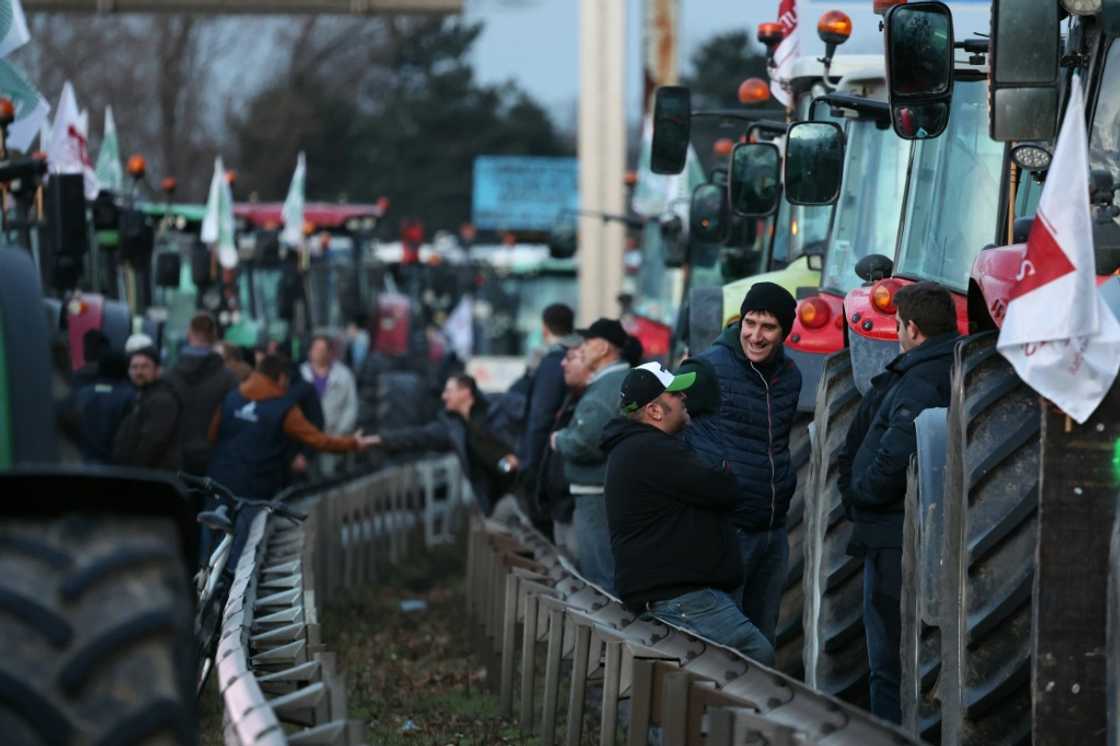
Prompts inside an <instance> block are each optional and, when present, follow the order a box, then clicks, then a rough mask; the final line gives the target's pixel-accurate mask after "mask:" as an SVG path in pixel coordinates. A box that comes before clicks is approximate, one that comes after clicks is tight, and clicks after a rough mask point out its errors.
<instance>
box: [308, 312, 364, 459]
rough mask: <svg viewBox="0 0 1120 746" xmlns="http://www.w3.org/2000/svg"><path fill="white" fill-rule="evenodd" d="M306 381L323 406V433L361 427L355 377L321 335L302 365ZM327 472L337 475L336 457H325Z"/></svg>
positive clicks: (330, 344) (312, 344)
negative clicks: (338, 359)
mask: <svg viewBox="0 0 1120 746" xmlns="http://www.w3.org/2000/svg"><path fill="white" fill-rule="evenodd" d="M300 374H301V375H302V376H303V380H305V381H307V382H308V383H310V384H311V385H313V386H314V387H315V391H316V393H318V394H319V402H320V404H322V407H323V432H325V433H326V434H327V435H336V436H337V435H349V434H350V433H352V432H353V431H354V428H355V426H356V425H357V424H358V389H357V386H356V385H355V384H354V375H353V374H352V373H351V372H350V370H349V368H347V367H346V366H345V365H343V364H342V363H340V362H338V361H337V360H336V359H335V353H334V341H333V340H332V339H331V338H330V337H328V336H326V335H324V334H317V335H315V336H314V337H313V338H312V339H311V346H310V347H309V348H308V350H307V362H306V363H304V364H303V365H301V366H300ZM319 464H320V466H321V467H322V469H323V472H324V473H325V474H327V475H330V474H333V473H334V472H335V470H336V469H337V468H338V457H337V456H336V455H335V454H322V455H321V456H320V461H319Z"/></svg>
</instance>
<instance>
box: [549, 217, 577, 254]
mask: <svg viewBox="0 0 1120 746" xmlns="http://www.w3.org/2000/svg"><path fill="white" fill-rule="evenodd" d="M578 237H579V226H578V224H577V222H576V218H575V216H574V215H572V214H571V213H561V215H560V216H559V217H557V218H556V221H555V222H554V223H553V224H552V230H551V231H549V233H548V255H549V256H550V257H552V258H553V259H571V258H572V257H573V256H575V255H576V246H577V242H578Z"/></svg>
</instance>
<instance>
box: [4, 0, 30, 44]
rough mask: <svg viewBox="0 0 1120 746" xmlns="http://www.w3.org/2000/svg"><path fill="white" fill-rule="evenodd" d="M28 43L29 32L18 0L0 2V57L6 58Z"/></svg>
mask: <svg viewBox="0 0 1120 746" xmlns="http://www.w3.org/2000/svg"><path fill="white" fill-rule="evenodd" d="M29 41H31V32H29V31H28V30H27V18H26V17H25V16H24V15H23V6H22V5H20V2H19V0H0V57H7V56H8V55H9V54H11V53H12V52H14V51H16V50H17V49H19V48H20V47H22V46H23V45H24V44H26V43H27V42H29Z"/></svg>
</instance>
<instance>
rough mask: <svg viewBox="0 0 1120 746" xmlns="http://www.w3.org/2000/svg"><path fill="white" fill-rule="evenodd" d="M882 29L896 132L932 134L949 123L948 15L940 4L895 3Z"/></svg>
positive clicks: (950, 66)
mask: <svg viewBox="0 0 1120 746" xmlns="http://www.w3.org/2000/svg"><path fill="white" fill-rule="evenodd" d="M884 28H885V31H886V33H885V43H886V48H887V54H886V57H887V83H888V88H889V91H890V104H891V123H892V125H893V126H894V131H895V134H897V135H898V136H899V137H901V138H902V139H903V140H924V139H927V138H931V137H937V136H938V135H940V134H941V133H942V132H944V131H945V127H946V126H947V125H948V124H949V102H950V100H951V99H952V97H953V16H952V14H951V12H950V11H949V8H948V6H946V5H945V4H944V3H941V2H918V3H909V4H906V5H895V6H894V7H892V8H891V9H890V10H889V11H888V12H887V17H886V20H885V21H884Z"/></svg>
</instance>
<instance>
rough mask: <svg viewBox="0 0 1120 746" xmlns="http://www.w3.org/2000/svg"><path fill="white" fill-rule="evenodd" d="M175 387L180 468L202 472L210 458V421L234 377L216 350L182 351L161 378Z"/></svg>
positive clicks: (234, 385) (231, 386)
mask: <svg viewBox="0 0 1120 746" xmlns="http://www.w3.org/2000/svg"><path fill="white" fill-rule="evenodd" d="M165 379H166V380H167V382H168V383H170V384H171V385H172V386H173V387H175V393H177V394H178V395H179V401H180V402H182V404H183V411H182V413H181V414H180V415H179V433H178V443H179V459H180V462H181V464H182V469H183V470H184V471H186V472H189V473H191V474H205V473H206V464H207V462H208V461H209V460H210V440H209V438H208V437H207V435H208V433H209V430H210V420H211V419H213V417H214V412H216V411H218V407H220V406H221V405H222V400H224V399H225V398H226V394H228V393H229V392H230V391H232V390H233V389H234V388H236V387H237V376H236V375H235V374H234V373H233V372H232V371H231V370H229V369H228V368H227V367H226V365H225V361H224V360H223V359H222V356H221V355H219V354H218V353H216V352H209V353H207V354H205V355H198V354H189V353H186V352H185V353H184V354H183V355H181V356H180V357H179V362H178V363H177V364H176V365H175V367H174V368H172V370H171V372H170V373H168V374H167V376H166V377H165Z"/></svg>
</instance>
